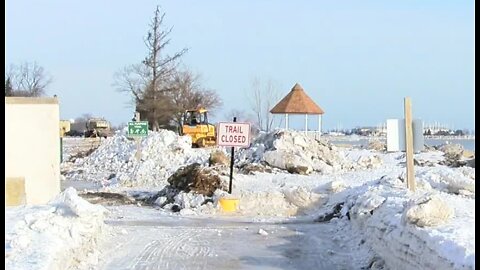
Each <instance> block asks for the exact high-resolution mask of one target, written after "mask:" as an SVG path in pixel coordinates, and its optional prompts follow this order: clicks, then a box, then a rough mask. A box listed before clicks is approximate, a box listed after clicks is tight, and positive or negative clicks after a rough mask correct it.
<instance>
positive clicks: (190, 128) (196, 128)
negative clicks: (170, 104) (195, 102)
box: [182, 108, 216, 147]
mask: <svg viewBox="0 0 480 270" xmlns="http://www.w3.org/2000/svg"><path fill="white" fill-rule="evenodd" d="M207 112H208V111H207V110H206V109H204V108H200V109H196V110H186V111H185V113H184V114H183V125H182V133H183V135H188V136H190V137H191V138H192V147H205V146H212V145H215V142H216V132H215V126H214V125H213V124H210V123H208V117H207Z"/></svg>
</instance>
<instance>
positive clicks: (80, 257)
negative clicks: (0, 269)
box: [5, 188, 107, 269]
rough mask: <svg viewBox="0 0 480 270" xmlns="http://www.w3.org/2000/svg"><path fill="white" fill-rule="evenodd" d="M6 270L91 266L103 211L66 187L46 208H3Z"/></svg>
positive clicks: (96, 254)
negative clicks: (85, 264)
mask: <svg viewBox="0 0 480 270" xmlns="http://www.w3.org/2000/svg"><path fill="white" fill-rule="evenodd" d="M5 212H6V214H5V223H6V224H5V226H6V230H5V232H6V233H5V267H6V269H68V267H71V266H74V265H77V266H78V265H80V264H83V263H88V264H91V265H93V264H95V263H96V261H97V260H98V251H97V250H95V249H94V247H95V245H96V241H97V240H98V238H99V237H100V236H101V234H102V231H103V229H104V223H103V221H104V218H105V214H106V213H107V210H106V209H105V208H103V207H101V206H97V205H92V204H90V203H88V202H86V201H84V200H83V199H81V198H79V197H78V195H77V193H76V191H75V189H73V188H69V189H67V190H65V191H64V192H63V193H61V194H60V195H59V196H58V197H57V199H56V200H54V201H53V202H52V203H50V204H48V205H42V206H25V207H11V208H5Z"/></svg>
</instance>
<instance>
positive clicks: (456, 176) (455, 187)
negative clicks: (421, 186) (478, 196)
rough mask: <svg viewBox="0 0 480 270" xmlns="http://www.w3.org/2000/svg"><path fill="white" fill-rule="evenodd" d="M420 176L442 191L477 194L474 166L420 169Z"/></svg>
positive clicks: (469, 194)
mask: <svg viewBox="0 0 480 270" xmlns="http://www.w3.org/2000/svg"><path fill="white" fill-rule="evenodd" d="M419 178H420V179H422V180H423V181H426V182H428V183H429V184H430V186H432V188H434V189H436V190H439V191H442V192H447V193H452V194H461V195H465V196H473V197H474V196H475V169H474V168H470V167H461V168H445V167H435V168H431V169H429V170H425V171H420V172H419Z"/></svg>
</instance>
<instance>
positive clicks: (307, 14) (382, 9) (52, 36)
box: [5, 0, 475, 129]
mask: <svg viewBox="0 0 480 270" xmlns="http://www.w3.org/2000/svg"><path fill="white" fill-rule="evenodd" d="M157 4H159V5H160V6H161V7H162V9H163V10H164V11H165V12H166V23H167V25H168V26H173V27H174V29H173V32H172V34H171V39H172V42H171V46H170V47H169V51H171V52H173V51H177V50H179V49H181V48H183V47H188V48H189V52H188V53H187V54H186V55H185V56H184V58H183V60H182V62H183V64H184V65H185V66H188V67H190V68H191V69H192V70H194V71H196V72H200V73H201V74H202V81H203V84H204V85H205V86H206V87H208V88H211V89H215V90H217V91H218V93H219V94H220V96H221V98H222V99H223V101H224V105H223V107H222V109H221V110H220V111H218V112H217V113H216V117H215V120H217V121H218V120H226V119H225V117H224V116H225V114H226V113H227V112H228V111H230V110H231V109H241V110H245V111H248V110H249V104H248V102H247V101H246V100H244V99H245V96H246V93H248V91H250V90H249V87H250V81H251V79H252V78H253V77H254V76H259V77H263V78H270V79H272V80H274V81H275V82H276V83H277V85H278V86H279V88H280V91H281V93H282V96H283V95H286V94H287V93H288V91H289V90H290V89H291V87H292V86H293V85H294V84H295V83H296V82H299V83H300V84H301V85H302V86H303V87H304V89H305V90H306V92H307V94H308V95H310V97H312V98H313V99H314V100H315V101H316V102H317V104H318V105H320V107H322V108H323V109H324V110H325V112H326V113H325V115H324V122H323V123H324V128H326V129H329V128H333V127H336V126H338V125H341V127H355V126H363V125H377V124H378V123H380V122H382V121H384V120H385V119H387V118H400V117H402V114H403V97H405V96H411V98H412V103H413V114H414V117H416V118H421V119H423V120H425V121H427V122H429V121H440V122H443V123H445V124H449V125H453V126H454V127H455V128H469V129H474V112H475V101H474V97H475V93H474V42H475V36H474V1H455V0H452V1H440V0H431V1H405V0H402V1H396V3H393V1H354V0H352V1H341V2H339V1H279V0H263V1H254V0H252V1H193V0H190V1H146V0H142V1H118V0H117V1H89V0H88V1H87V0H84V1H65V0H57V1H53V0H42V1H33V0H32V1H24V0H15V1H12V0H7V1H6V29H5V31H6V34H5V40H6V41H5V46H6V49H5V57H6V58H5V66H6V67H8V66H9V65H10V64H12V63H19V62H22V61H37V62H38V63H39V64H40V65H42V66H43V67H44V68H45V69H46V70H47V71H48V72H49V74H51V75H52V76H53V78H54V81H53V83H52V84H51V86H50V88H49V91H48V94H50V95H53V94H57V95H58V96H59V98H60V101H61V109H60V110H61V118H63V119H69V118H75V117H77V116H80V115H81V114H83V113H92V114H94V115H98V116H104V117H106V118H107V119H109V120H111V121H112V122H113V123H114V124H119V123H121V122H126V121H129V120H130V118H131V117H132V115H133V111H132V110H133V108H132V107H131V106H130V107H129V106H128V105H127V103H128V101H129V97H128V96H127V95H125V94H123V93H118V92H116V91H115V89H114V87H113V86H112V83H113V74H114V73H115V72H116V71H118V70H119V69H121V68H122V67H124V66H126V65H129V64H133V63H138V62H139V61H141V60H142V59H143V57H144V55H145V52H146V51H145V46H144V43H143V37H144V36H145V34H146V32H147V29H148V27H147V25H148V23H149V20H150V18H151V17H152V15H153V11H154V9H155V6H156V5H157ZM291 120H292V119H291ZM294 120H297V121H299V126H302V125H303V117H300V118H298V117H297V118H294V119H293V120H292V121H294ZM311 121H312V122H311V123H310V126H311V127H313V128H316V119H312V120H311ZM294 125H295V124H294V123H292V122H291V123H290V126H294Z"/></svg>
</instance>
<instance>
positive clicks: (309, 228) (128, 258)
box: [97, 206, 373, 269]
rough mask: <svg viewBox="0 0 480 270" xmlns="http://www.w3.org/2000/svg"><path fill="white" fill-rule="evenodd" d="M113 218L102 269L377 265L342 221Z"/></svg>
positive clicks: (139, 214) (126, 213) (130, 212)
mask: <svg viewBox="0 0 480 270" xmlns="http://www.w3.org/2000/svg"><path fill="white" fill-rule="evenodd" d="M112 213H113V215H112V216H114V218H112V219H109V220H107V224H109V225H111V226H113V228H114V235H112V238H111V241H108V242H104V243H103V244H102V245H100V246H99V249H100V250H103V252H102V256H101V260H100V263H99V265H98V266H97V267H98V269H360V268H361V267H368V265H369V264H371V260H373V253H372V252H371V251H370V250H369V249H368V248H367V247H366V246H365V245H364V244H363V243H362V242H361V239H359V238H358V237H356V236H355V235H354V233H353V232H352V231H351V230H349V228H348V224H347V222H345V221H342V220H335V221H332V222H329V223H314V222H312V220H311V219H310V220H308V219H307V220H306V219H276V220H270V221H263V222H262V221H252V220H250V219H245V218H240V217H236V218H235V217H225V216H217V217H182V216H175V215H169V214H168V213H162V211H158V210H153V209H150V210H149V209H141V210H140V209H138V207H135V206H131V207H116V208H115V209H112ZM332 235H336V236H337V237H332Z"/></svg>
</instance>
